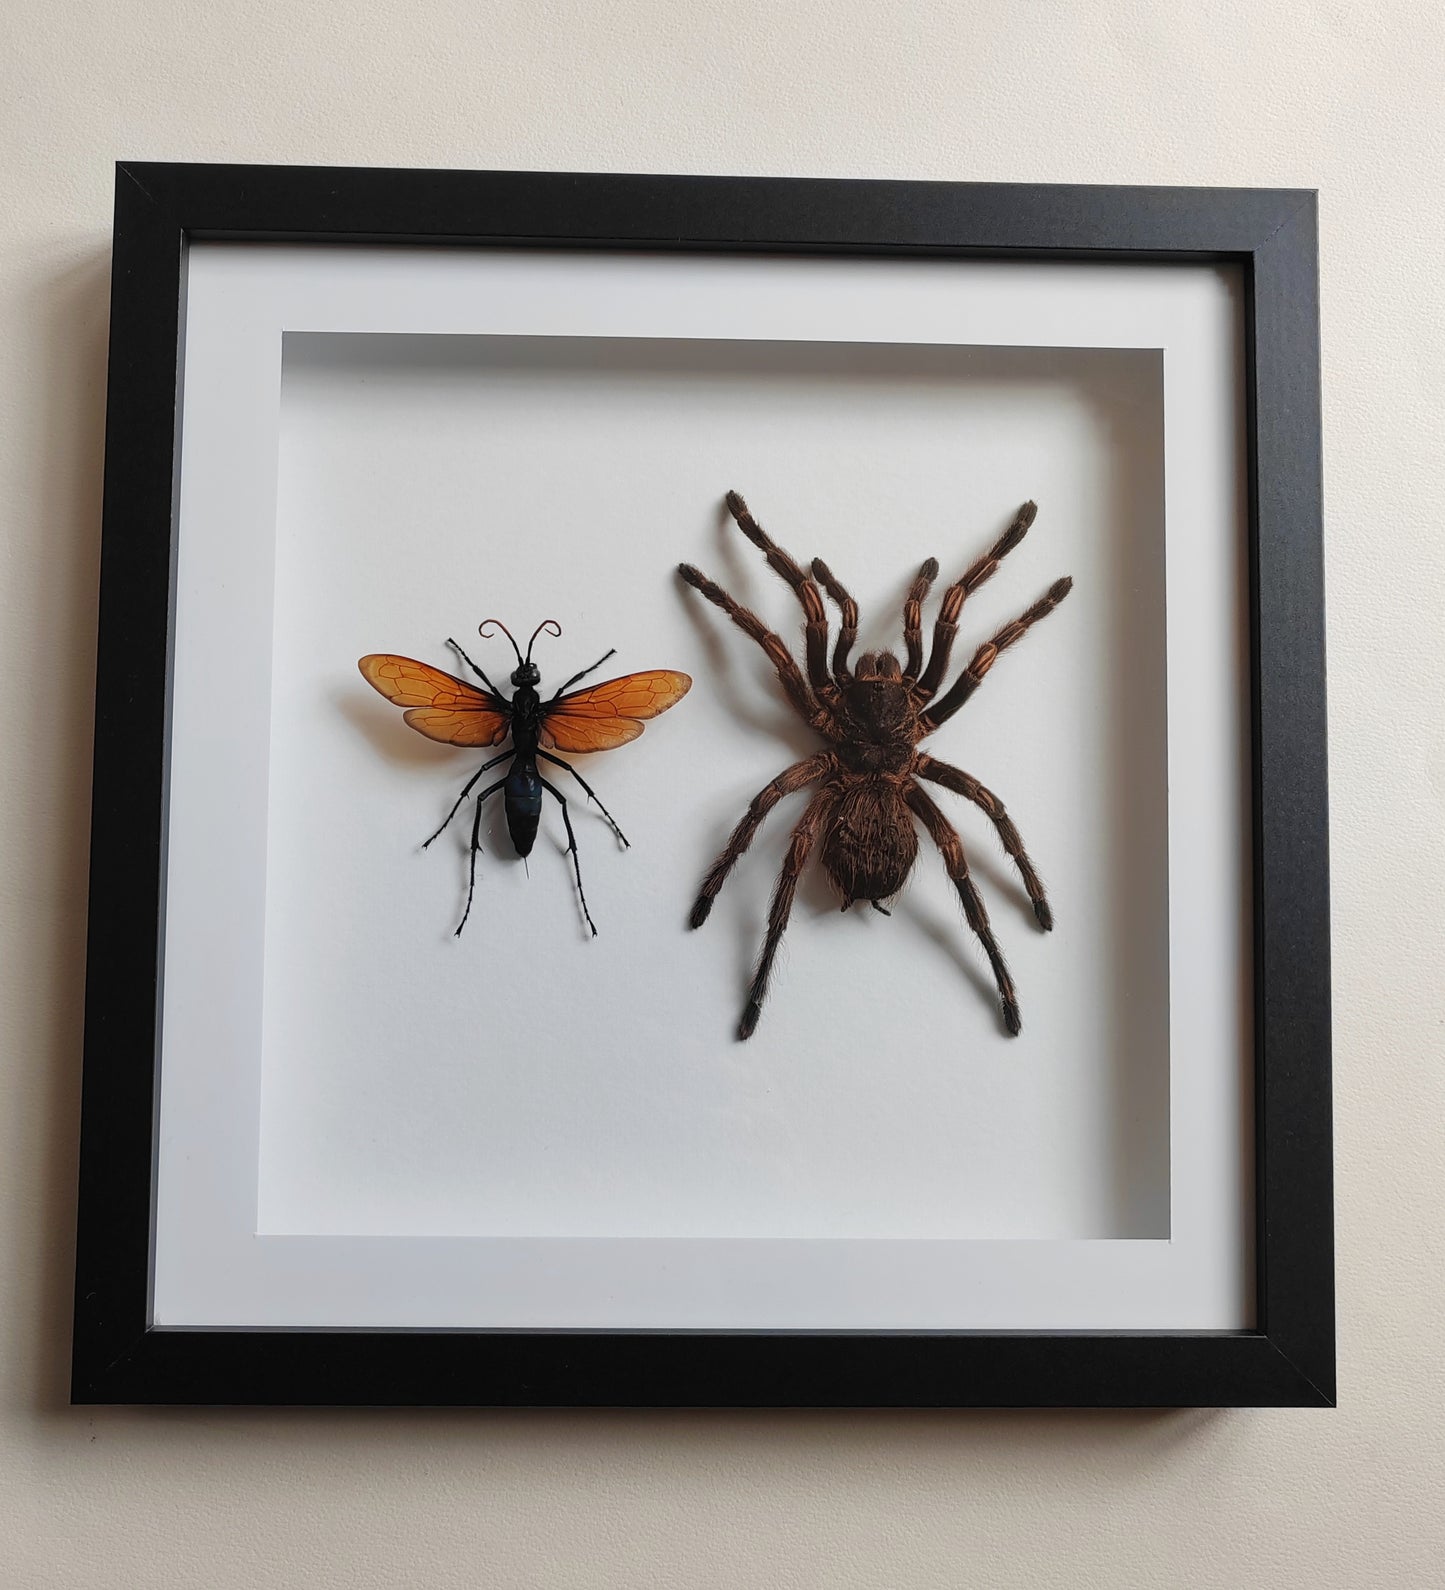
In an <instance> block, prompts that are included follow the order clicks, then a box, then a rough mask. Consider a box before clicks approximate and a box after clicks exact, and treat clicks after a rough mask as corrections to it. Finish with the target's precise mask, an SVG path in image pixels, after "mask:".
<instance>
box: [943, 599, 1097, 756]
mask: <svg viewBox="0 0 1445 1590" xmlns="http://www.w3.org/2000/svg"><path fill="white" fill-rule="evenodd" d="M1073 588H1074V582H1073V580H1072V579H1070V578H1069V576H1068V575H1067V574H1066V575H1065V576H1064V577H1063V579H1061V580H1055V581H1054V583H1053V584H1052V585H1051V586H1050V587H1049V588H1048V590H1047V591H1046V592H1045V593H1044V594H1043V595H1042V596H1041V597H1040V598H1039V599H1038V601H1037V602H1035V603H1034V605H1033V606H1032V607H1030V608H1028V609H1026V610H1025V611H1024V612H1022V613H1020V614H1019V616H1018V617H1017V618H1016V619H1014V620H1013V621H1012V622H1011V623H1008V624H1005V625H1004V627H1003V628H1002V629H1001V630H999V632H998V633H997V634H996V635H994V636H993V637H992V638H991V639H989V640H986V641H984V643H983V645H982V646H980V647H979V648H978V650H977V651H976V652H975V653H974V654H973V658H972V660H971V661H970V662H969V665H968V667H967V668H965V669H964V671H963V672H962V673H961V674H960V675H959V676H958V678H957V679H955V680H954V682H953V685H952V687H951V688H950V689H949V690H948V692H947V693H946V694H945V695H943V696H941V697H940V698H939V699H938V700H937V701H936V702H934V704H933V705H932V706H931V707H930V708H929V709H928V711H927V712H925V713H924V714H923V715H922V716H921V717H920V718H919V720H918V726H919V728H920V730H921V731H922V732H923V733H924V734H932V733H933V731H934V730H935V729H936V728H937V727H938V726H939V724H941V723H947V722H948V720H949V719H950V718H951V717H952V716H953V715H954V713H955V712H957V711H958V709H959V708H960V707H961V706H962V705H963V704H964V702H965V701H967V700H968V698H969V697H970V696H971V695H972V694H973V693H974V691H975V690H977V689H978V687H979V686H980V685H981V684H982V683H983V680H984V675H985V674H986V673H987V672H988V671H989V669H990V668H992V667H993V665H994V664H995V663H996V662H997V661H998V655H999V653H1000V652H1002V651H1007V650H1008V648H1009V647H1010V646H1013V645H1016V644H1017V643H1018V642H1019V641H1021V640H1022V639H1023V638H1024V636H1025V635H1027V634H1028V632H1029V631H1030V630H1031V629H1032V628H1033V627H1034V625H1035V624H1037V623H1038V622H1039V620H1040V619H1041V618H1047V617H1048V616H1049V614H1050V613H1052V612H1053V610H1054V609H1055V608H1056V607H1057V606H1058V605H1059V603H1060V602H1062V601H1063V599H1064V598H1065V597H1066V596H1067V595H1068V594H1069V592H1070V591H1072V590H1073Z"/></svg>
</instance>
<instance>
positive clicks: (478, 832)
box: [448, 752, 511, 938]
mask: <svg viewBox="0 0 1445 1590" xmlns="http://www.w3.org/2000/svg"><path fill="white" fill-rule="evenodd" d="M507 754H508V755H509V756H510V755H511V752H508V753H507ZM473 782H475V780H474V781H473ZM506 787H507V781H506V779H504V778H499V779H498V780H497V782H496V783H495V784H489V785H488V786H487V788H486V789H484V790H483V791H482V793H481V794H480V795H478V796H477V814H476V816H475V817H473V818H472V853H471V863H470V866H469V868H468V871H467V908H466V910H465V911H463V912H462V919H461V921H460V922H458V923H457V930H456V932H455V933H454V934H453V935H452V936H453V937H454V938H460V937H461V936H462V929H463V928H464V927H465V926H466V925H467V918H468V917H469V916H470V915H471V914H472V895H473V894H475V893H476V888H477V852H478V851H479V850H480V849H481V848H482V802H483V801H484V800H486V798H487V796H488V795H495V794H496V793H497V791H498V790H499V789H505V788H506ZM448 820H449V821H450V819H448Z"/></svg>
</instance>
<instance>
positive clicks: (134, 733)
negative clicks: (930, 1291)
mask: <svg viewBox="0 0 1445 1590" xmlns="http://www.w3.org/2000/svg"><path fill="white" fill-rule="evenodd" d="M202 240H222V241H233V242H267V243H306V244H326V245H329V246H331V247H334V248H343V249H344V248H347V247H350V246H358V245H365V246H376V245H398V244H399V245H426V246H433V247H441V248H445V249H448V250H454V249H478V250H487V249H497V248H511V249H517V248H526V249H534V250H557V251H571V252H573V253H575V252H576V251H595V252H597V253H599V254H601V253H613V254H615V253H618V252H620V251H627V252H630V253H634V254H640V255H646V256H649V257H661V258H667V257H674V258H675V257H678V256H681V255H685V254H706V255H711V256H714V257H717V258H719V259H727V258H730V257H742V256H754V257H767V256H784V257H807V256H815V257H816V256H831V257H839V256H853V257H856V258H858V259H863V260H868V259H887V258H894V259H897V258H918V259H930V260H950V259H955V260H987V261H990V262H993V263H995V264H1005V263H1008V262H1020V263H1021V264H1026V263H1030V262H1041V261H1043V262H1047V261H1074V262H1078V261H1082V262H1089V263H1092V264H1102V265H1111V264H1120V265H1127V264H1129V263H1131V262H1147V263H1151V264H1164V265H1168V264H1172V263H1185V264H1187V263H1199V262H1213V263H1225V264H1229V265H1231V266H1234V267H1236V268H1237V269H1238V271H1239V273H1240V278H1241V280H1242V284H1243V301H1242V314H1243V386H1244V405H1243V406H1244V432H1245V436H1244V444H1245V445H1244V454H1245V456H1244V471H1245V480H1246V489H1247V535H1248V545H1247V548H1246V550H1245V554H1244V556H1245V561H1246V563H1247V568H1248V598H1247V603H1248V625H1249V636H1248V640H1249V679H1248V698H1249V704H1248V719H1249V723H1248V734H1249V746H1248V763H1249V766H1248V782H1249V790H1250V814H1249V815H1250V822H1251V828H1250V836H1249V840H1248V844H1249V846H1250V855H1249V870H1250V873H1251V886H1252V903H1251V905H1252V933H1253V979H1252V981H1253V1054H1252V1059H1253V1145H1254V1146H1253V1175H1254V1186H1253V1207H1254V1219H1253V1256H1254V1257H1253V1263H1254V1308H1255V1319H1256V1324H1255V1326H1254V1327H1253V1328H1251V1329H1244V1330H1220V1331H1212V1330H1192V1331H1157V1330H1108V1331H1091V1330H1069V1331H1035V1330H1010V1331H991V1330H990V1331H978V1330H856V1329H839V1330H813V1329H805V1330H734V1329H727V1330H711V1329H682V1330H673V1329H662V1330H655V1329H605V1330H590V1329H580V1330H578V1329H566V1330H555V1329H531V1330H514V1329H478V1330H471V1329H466V1330H458V1329H420V1328H407V1329H375V1328H369V1327H364V1326H358V1327H352V1328H303V1329H291V1328H281V1327H269V1326H268V1327H258V1328H250V1327H248V1328H236V1329H232V1328H219V1327H207V1328H174V1327H165V1328H162V1327H158V1326H156V1325H154V1324H153V1322H152V1307H151V1285H152V1266H153V1242H154V1220H155V1209H156V1167H157V1157H158V1139H159V1125H158V1122H159V1114H158V1111H159V1097H160V1086H159V1078H158V1062H159V1026H160V1009H161V1005H160V1001H161V993H162V987H161V968H160V947H161V945H162V943H163V928H164V908H165V887H166V882H165V871H164V860H165V845H166V833H167V817H168V814H167V788H166V769H167V756H168V749H167V748H168V737H169V734H170V727H169V725H170V704H171V692H172V683H173V681H172V663H173V633H174V618H175V610H174V609H175V589H176V588H175V568H176V524H177V511H178V494H179V479H180V448H181V438H180V434H179V417H180V407H179V403H178V391H179V380H180V372H181V361H182V359H183V356H184V346H185V329H186V262H187V253H188V249H189V248H190V246H191V244H192V243H193V242H197V241H202ZM1317 277H1318V261H1317V221H1316V200H1315V196H1314V195H1313V194H1312V193H1310V192H1306V191H1295V190H1269V189H1248V190H1246V189H1237V190H1226V189H1190V188H1145V187H1066V186H1036V185H1011V184H1010V185H1002V184H987V185H984V184H971V183H957V184H955V183H932V182H929V183H924V182H904V181H845V180H831V179H828V180H817V179H800V178H785V179H773V178H751V177H748V178H723V177H683V176H618V175H574V174H547V173H520V172H468V171H455V170H443V171H420V170H387V169H363V168H355V169H353V168H344V169H343V168H337V169H327V168H287V167H252V166H236V165H192V164H158V163H133V162H125V163H122V164H120V165H119V166H118V167H117V178H116V207H115V232H114V270H113V285H112V301H111V331H110V364H109V386H108V412H107V421H106V458H105V496H104V525H103V540H102V566H101V606H100V634H99V660H98V677H97V703H96V730H95V759H94V788H95V796H96V798H95V802H94V812H93V818H92V840H91V867H90V918H89V939H88V945H89V961H88V970H87V978H86V990H85V1056H84V1078H83V1094H82V1099H83V1102H82V1133H81V1168H80V1199H79V1233H78V1248H77V1259H76V1304H75V1325H74V1346H73V1383H72V1399H73V1400H74V1401H75V1402H78V1403H177V1404H185V1403H192V1404H397V1405H425V1404H437V1405H478V1406H488V1405H490V1406H528V1405H536V1406H546V1405H554V1406H669V1407H673V1406H770V1407H778V1406H808V1407H822V1406H849V1407H867V1406H894V1407H902V1406H993V1407H1000V1406H1018V1407H1026V1406H1115V1407H1121V1406H1234V1405H1253V1406H1332V1405H1333V1403H1334V1398H1335V1371H1334V1290H1333V1288H1334V1282H1333V1236H1332V1165H1331V1152H1332V1150H1331V1096H1330V992H1329V928H1328V924H1329V902H1328V835H1327V805H1326V741H1325V669H1324V627H1323V626H1324V605H1323V571H1322V550H1321V454H1320V396H1319V329H1318V286H1317Z"/></svg>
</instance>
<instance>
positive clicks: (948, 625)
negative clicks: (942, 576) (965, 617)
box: [914, 502, 1039, 701]
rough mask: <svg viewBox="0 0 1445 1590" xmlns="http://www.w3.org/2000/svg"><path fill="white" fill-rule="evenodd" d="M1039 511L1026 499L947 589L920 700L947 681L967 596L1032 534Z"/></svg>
mask: <svg viewBox="0 0 1445 1590" xmlns="http://www.w3.org/2000/svg"><path fill="white" fill-rule="evenodd" d="M1038 511H1039V510H1038V505H1037V504H1036V503H1032V502H1026V503H1025V504H1024V505H1023V507H1022V508H1020V509H1019V511H1018V512H1017V513H1016V514H1015V515H1014V518H1013V523H1012V524H1011V525H1010V526H1009V527H1008V529H1007V530H1005V531H1004V533H1003V534H1002V535H1001V536H1000V537H999V538H998V540H997V541H995V542H994V544H993V545H992V546H991V547H990V548H989V549H988V551H987V552H985V553H984V555H983V556H982V557H981V558H979V559H977V560H976V561H975V562H973V563H971V564H970V565H969V566H968V568H967V569H965V570H964V572H963V575H962V577H961V578H960V579H957V580H955V581H954V583H953V584H952V585H950V586H949V588H948V589H947V590H946V591H945V592H944V593H943V603H942V605H941V606H940V607H939V609H938V617H937V619H936V620H935V621H934V625H933V652H932V655H931V656H930V657H929V659H928V667H927V668H926V669H925V670H924V672H923V676H922V678H920V679H919V681H918V684H917V687H916V688H915V690H914V694H915V696H917V698H918V699H919V700H920V701H928V700H931V699H932V697H933V694H934V692H935V691H936V690H937V689H938V687H939V685H941V684H942V683H943V676H944V674H946V673H947V672H948V660H949V658H950V657H951V656H952V654H953V641H954V637H955V636H956V635H957V634H958V615H959V614H960V613H961V612H962V611H963V603H964V599H965V598H966V597H969V596H972V595H973V593H974V592H975V591H976V590H977V589H978V588H979V586H980V585H982V584H983V583H984V582H985V581H986V580H988V579H991V578H992V577H993V575H994V574H996V573H997V572H998V566H999V564H1000V563H1002V562H1003V560H1004V559H1005V558H1006V557H1007V556H1008V555H1009V553H1010V552H1012V551H1013V549H1014V548H1015V547H1016V546H1017V545H1018V544H1019V542H1020V541H1022V540H1023V538H1024V537H1025V536H1026V535H1027V534H1028V531H1029V526H1030V525H1031V524H1032V523H1033V522H1034V518H1035V516H1036V515H1037V514H1038Z"/></svg>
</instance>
